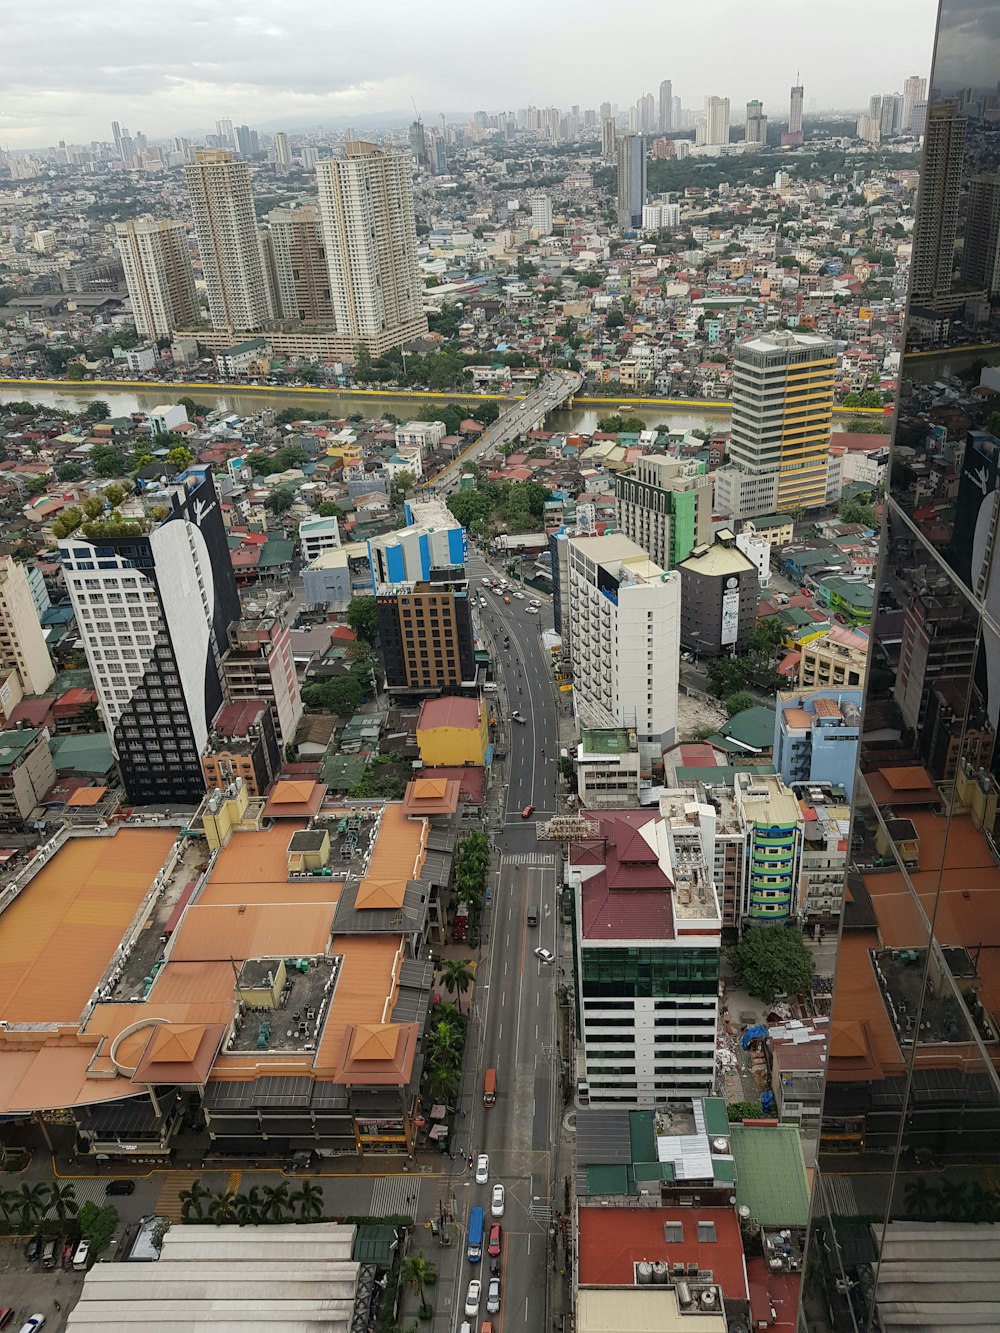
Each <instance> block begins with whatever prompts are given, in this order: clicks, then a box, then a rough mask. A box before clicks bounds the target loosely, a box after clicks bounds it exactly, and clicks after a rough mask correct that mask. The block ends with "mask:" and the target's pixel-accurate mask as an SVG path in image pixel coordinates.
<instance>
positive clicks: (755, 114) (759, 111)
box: [745, 101, 767, 144]
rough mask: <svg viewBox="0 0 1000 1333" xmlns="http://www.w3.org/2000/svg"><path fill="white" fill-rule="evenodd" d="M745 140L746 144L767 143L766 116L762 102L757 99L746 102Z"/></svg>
mask: <svg viewBox="0 0 1000 1333" xmlns="http://www.w3.org/2000/svg"><path fill="white" fill-rule="evenodd" d="M745 137H746V142H747V143H748V144H765V143H767V116H765V114H764V104H763V103H762V102H759V101H752V102H747V128H746V136H745Z"/></svg>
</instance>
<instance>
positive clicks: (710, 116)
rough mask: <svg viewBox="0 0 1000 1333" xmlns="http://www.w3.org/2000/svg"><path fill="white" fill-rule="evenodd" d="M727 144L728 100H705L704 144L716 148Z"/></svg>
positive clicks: (725, 98)
mask: <svg viewBox="0 0 1000 1333" xmlns="http://www.w3.org/2000/svg"><path fill="white" fill-rule="evenodd" d="M728 142H729V98H728V97H706V98H705V143H706V144H707V145H709V146H711V147H717V146H720V145H722V144H727V143H728Z"/></svg>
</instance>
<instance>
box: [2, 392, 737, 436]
mask: <svg viewBox="0 0 1000 1333" xmlns="http://www.w3.org/2000/svg"><path fill="white" fill-rule="evenodd" d="M179 392H180V394H182V395H184V396H186V397H189V398H193V399H194V400H195V402H197V403H206V404H207V405H209V406H210V407H212V408H221V409H223V410H225V411H227V412H235V413H236V414H237V415H238V416H241V417H246V416H252V415H253V413H255V412H260V411H261V410H262V409H263V408H265V407H273V408H274V409H275V411H279V412H280V411H281V409H282V408H285V407H309V408H320V407H321V408H322V409H323V410H324V411H326V410H327V409H329V412H330V415H331V416H344V417H346V416H350V414H351V413H352V412H360V413H362V415H363V416H364V417H365V418H366V419H368V418H375V417H380V416H382V415H383V414H384V413H386V412H392V413H394V415H395V416H397V417H400V418H401V419H403V420H405V419H406V415H407V413H408V412H413V413H416V412H418V411H420V410H421V409H422V408H424V407H426V406H427V405H428V404H431V403H441V404H444V403H446V402H447V401H448V399H446V398H418V397H414V398H403V397H400V398H392V397H387V398H379V397H376V396H375V395H374V394H367V393H366V394H350V393H330V394H325V395H324V394H319V393H316V394H302V393H288V394H285V393H280V392H279V393H267V394H255V393H247V392H245V391H242V392H241V391H240V390H239V389H233V390H229V389H226V390H225V391H224V392H221V393H220V392H219V391H218V390H217V389H212V388H209V387H206V388H204V389H201V388H186V389H182V390H180V391H179ZM177 396H178V391H177V390H176V389H174V390H171V387H170V385H168V384H164V385H162V386H160V387H159V388H153V389H149V390H146V389H123V390H118V389H83V388H80V389H69V388H67V389H62V388H59V389H53V388H50V387H48V386H47V385H31V384H22V383H20V382H18V383H15V384H0V403H3V402H22V403H44V404H51V406H53V407H56V408H61V409H62V410H63V411H76V412H79V411H82V410H83V408H85V407H86V405H87V404H88V403H89V402H91V401H92V400H93V399H94V398H103V399H104V401H105V402H106V403H107V404H108V406H109V407H110V408H111V413H112V415H113V416H116V417H123V416H128V414H129V413H130V412H146V411H149V409H150V408H152V407H159V405H160V404H161V403H172V402H176V399H177ZM454 401H455V402H457V403H461V402H463V401H465V400H463V399H462V398H461V397H460V396H459V395H457V394H456V396H455V399H454ZM626 402H628V399H627V398H625V397H622V398H620V399H618V398H609V399H608V401H607V405H606V406H605V405H603V404H602V405H601V406H600V407H596V406H584V407H574V408H570V409H568V410H566V411H560V412H553V413H551V415H550V417H549V421H548V425H549V429H550V430H557V431H566V432H572V431H579V432H581V433H582V434H590V433H591V432H593V431H595V430H596V429H597V418H598V417H599V416H610V415H611V413H613V412H616V411H617V409H618V407H619V406H620V405H621V404H624V403H626ZM475 412H476V407H475V403H474V402H470V403H469V414H470V415H471V416H475ZM628 415H629V416H637V417H641V418H642V420H643V421H645V422H646V423H647V425H650V426H656V425H659V423H660V422H662V421H665V422H669V424H670V429H671V430H674V431H685V430H707V431H713V430H718V428H719V427H720V426H722V427H725V426H727V425H728V423H729V404H728V403H721V404H720V405H719V409H718V410H717V411H716V410H714V409H712V410H706V409H705V408H700V409H697V410H695V411H690V412H687V411H684V410H683V408H675V407H666V406H664V407H629V409H628Z"/></svg>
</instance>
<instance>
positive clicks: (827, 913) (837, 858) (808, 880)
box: [795, 783, 851, 926]
mask: <svg viewBox="0 0 1000 1333" xmlns="http://www.w3.org/2000/svg"><path fill="white" fill-rule="evenodd" d="M795 790H796V792H797V793H798V794H799V796H800V798H801V804H802V813H803V817H804V819H805V823H804V824H803V828H802V891H801V894H800V913H801V917H802V919H803V920H804V921H805V922H807V923H809V924H810V925H815V924H819V925H823V926H827V925H836V923H837V922H838V921H839V919H840V913H841V909H842V907H843V899H844V875H845V873H846V871H847V853H848V848H849V846H850V842H849V838H850V828H851V808H850V798H849V794H848V793H849V792H850V790H851V789H850V787H848V788H847V789H846V791H845V789H844V788H843V787H836V786H832V785H831V784H829V783H824V784H823V785H822V786H816V785H815V784H812V783H810V784H809V785H808V786H806V785H801V786H796V788H795Z"/></svg>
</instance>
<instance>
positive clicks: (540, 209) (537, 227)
mask: <svg viewBox="0 0 1000 1333" xmlns="http://www.w3.org/2000/svg"><path fill="white" fill-rule="evenodd" d="M529 202H530V204H531V234H532V236H535V237H540V236H551V235H552V197H551V195H547V194H543V193H541V192H539V193H536V194H533V195H531V196H530V198H529Z"/></svg>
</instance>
